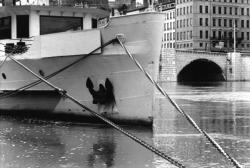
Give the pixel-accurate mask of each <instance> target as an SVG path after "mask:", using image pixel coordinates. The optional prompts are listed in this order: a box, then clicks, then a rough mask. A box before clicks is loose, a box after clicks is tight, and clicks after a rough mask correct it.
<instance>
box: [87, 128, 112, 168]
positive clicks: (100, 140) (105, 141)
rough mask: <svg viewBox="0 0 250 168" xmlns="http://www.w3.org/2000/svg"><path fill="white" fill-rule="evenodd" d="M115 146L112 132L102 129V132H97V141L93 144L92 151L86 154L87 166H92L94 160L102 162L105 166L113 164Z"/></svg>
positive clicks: (94, 162)
mask: <svg viewBox="0 0 250 168" xmlns="http://www.w3.org/2000/svg"><path fill="white" fill-rule="evenodd" d="M115 147H116V144H115V142H114V136H113V133H112V132H111V133H110V131H109V130H104V134H98V136H97V142H96V143H94V144H93V148H92V152H91V153H90V154H89V155H88V166H89V167H94V165H95V164H96V162H98V161H99V162H101V163H104V164H105V165H106V166H107V168H109V167H112V166H113V165H114V157H115Z"/></svg>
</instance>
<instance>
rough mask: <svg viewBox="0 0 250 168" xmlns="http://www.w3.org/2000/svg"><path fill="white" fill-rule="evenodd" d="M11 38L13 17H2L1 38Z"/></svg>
mask: <svg viewBox="0 0 250 168" xmlns="http://www.w3.org/2000/svg"><path fill="white" fill-rule="evenodd" d="M10 38H11V17H10V16H8V17H3V18H0V39H10Z"/></svg>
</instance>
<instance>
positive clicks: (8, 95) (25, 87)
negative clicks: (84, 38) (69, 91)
mask: <svg viewBox="0 0 250 168" xmlns="http://www.w3.org/2000/svg"><path fill="white" fill-rule="evenodd" d="M115 41H117V39H116V38H114V39H112V40H110V41H108V42H106V43H105V44H103V45H101V46H100V47H97V48H96V49H94V50H92V51H91V52H90V53H88V54H87V55H84V56H82V57H81V58H79V59H77V60H76V61H74V62H72V63H70V64H69V65H67V66H65V67H63V68H61V69H59V70H57V71H56V72H53V73H51V74H50V75H48V76H46V77H44V79H46V80H48V79H50V78H52V77H54V76H55V75H57V74H59V73H61V72H62V71H64V70H66V69H68V68H70V67H71V66H73V65H75V64H76V63H78V62H80V61H82V60H84V59H86V58H88V57H89V56H91V55H93V53H95V52H96V51H98V50H100V49H102V48H104V47H106V46H108V45H110V44H112V43H113V42H115ZM3 52H4V51H3ZM10 55H12V53H10ZM6 58H7V57H6ZM41 82H42V80H40V79H39V80H37V81H34V82H32V83H29V84H27V85H25V86H23V87H20V88H18V89H16V90H13V91H10V92H7V93H2V94H1V95H0V100H1V99H5V98H7V97H10V96H12V95H15V94H17V93H20V92H22V91H24V90H27V89H29V88H32V87H34V86H36V85H38V84H40V83H41Z"/></svg>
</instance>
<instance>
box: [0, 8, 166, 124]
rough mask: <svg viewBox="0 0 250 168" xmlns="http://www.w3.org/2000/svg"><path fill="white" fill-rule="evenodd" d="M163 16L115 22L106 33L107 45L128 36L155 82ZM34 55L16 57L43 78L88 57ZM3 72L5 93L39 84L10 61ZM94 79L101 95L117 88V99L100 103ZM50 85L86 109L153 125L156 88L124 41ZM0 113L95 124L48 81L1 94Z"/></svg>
mask: <svg viewBox="0 0 250 168" xmlns="http://www.w3.org/2000/svg"><path fill="white" fill-rule="evenodd" d="M162 18H163V16H162V15H161V14H156V13H151V14H150V13H149V14H140V15H135V16H127V17H120V18H114V19H113V20H111V23H110V25H109V26H108V27H106V28H103V29H100V35H101V40H102V41H101V43H102V44H104V43H106V42H107V41H109V40H111V39H113V38H115V37H116V36H117V35H119V36H122V37H123V38H124V39H123V40H124V45H125V46H127V47H128V49H129V50H130V51H131V53H132V54H133V55H134V56H135V57H136V58H137V59H138V60H139V62H140V63H141V64H142V66H143V67H144V68H145V69H146V70H147V71H148V72H149V73H150V74H151V75H152V76H153V78H154V79H157V74H158V61H159V55H160V43H161V31H162V23H161V20H162ZM82 33H83V34H84V33H85V32H84V31H83V32H82ZM62 41H63V40H62ZM45 43H46V42H45ZM48 43H49V41H48ZM35 46H37V45H35ZM55 47H56V46H55ZM65 47H67V46H65ZM33 50H34V49H33ZM51 52H53V51H51ZM28 55H29V54H26V55H23V57H22V56H17V57H16V58H17V59H18V60H19V61H20V62H22V63H23V64H24V65H26V66H27V67H29V68H30V69H31V70H32V71H33V72H35V73H37V74H39V75H40V76H47V75H49V74H51V73H53V72H55V71H57V70H59V69H61V68H63V67H65V66H67V65H69V64H70V63H72V62H74V61H76V60H78V59H79V58H81V57H83V56H84V55H85V54H82V55H81V54H80V55H71V56H64V55H58V56H50V57H43V56H42V55H41V56H40V57H36V58H35V59H32V58H29V57H28ZM1 71H2V73H4V74H5V76H6V79H4V78H3V77H2V79H1V90H2V91H4V94H5V93H7V92H11V91H13V90H15V89H18V88H20V87H22V86H25V85H27V84H29V83H31V82H34V81H36V80H37V78H36V77H34V76H33V75H32V74H31V73H30V72H27V71H26V70H24V69H23V68H22V67H20V66H18V65H17V64H16V63H15V62H13V61H10V60H8V61H6V62H5V64H4V66H3V67H2V69H1ZM88 80H90V81H91V83H92V85H93V90H94V91H95V92H96V93H97V92H98V93H100V91H101V89H100V85H102V86H104V87H106V85H105V84H106V81H107V80H109V81H110V83H111V85H112V87H113V90H112V93H113V96H114V101H112V102H109V103H101V102H98V101H97V102H96V101H95V100H94V96H93V94H92V93H91V91H90V89H89V88H88V87H87V83H88V82H87V81H88ZM49 81H50V82H51V83H53V84H54V85H55V86H57V87H59V88H62V89H64V90H65V91H67V93H68V94H70V95H72V96H73V97H74V98H76V99H77V100H79V101H80V102H81V103H82V104H84V105H85V106H87V107H89V108H91V109H92V110H94V111H97V112H99V113H101V114H103V115H105V116H106V117H108V118H110V119H112V120H114V121H116V122H121V123H127V124H128V123H135V124H147V125H148V124H152V118H153V104H154V88H153V86H152V85H151V83H150V82H149V81H148V79H147V78H146V77H145V75H144V74H143V73H142V72H141V71H140V70H139V69H138V68H137V67H136V65H135V63H134V62H133V61H132V60H131V59H130V58H129V57H128V56H127V54H126V53H125V51H124V50H123V49H122V48H121V46H120V45H119V44H118V43H112V44H110V45H109V46H107V47H105V48H104V49H102V51H101V52H100V53H98V52H97V53H96V54H93V55H91V56H89V57H87V58H86V59H83V60H81V61H79V62H78V63H77V64H75V65H73V66H71V67H70V68H68V69H66V70H64V71H62V72H61V73H59V74H57V75H56V76H54V77H52V78H50V79H49ZM106 90H107V89H106ZM0 110H1V113H2V114H3V113H7V114H11V113H13V114H15V115H16V114H21V115H25V114H27V115H29V116H30V115H34V116H35V115H38V116H53V117H54V116H62V117H63V118H70V117H68V116H69V115H71V116H75V117H76V118H78V117H80V118H82V119H81V120H84V118H85V121H89V122H92V121H95V120H94V119H93V116H92V115H91V114H90V113H88V112H86V111H85V110H83V109H82V108H81V107H79V106H78V105H76V104H75V103H73V102H72V101H71V100H69V99H66V98H64V97H63V96H61V95H60V94H59V93H56V92H55V90H54V88H51V87H49V86H48V85H46V84H45V83H40V84H38V85H36V86H35V87H32V88H29V89H28V90H25V91H23V92H20V93H18V94H15V95H12V96H10V97H7V98H1V96H0Z"/></svg>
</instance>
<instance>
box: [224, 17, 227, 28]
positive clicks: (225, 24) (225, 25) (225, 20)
mask: <svg viewBox="0 0 250 168" xmlns="http://www.w3.org/2000/svg"><path fill="white" fill-rule="evenodd" d="M224 27H227V19H224Z"/></svg>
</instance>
